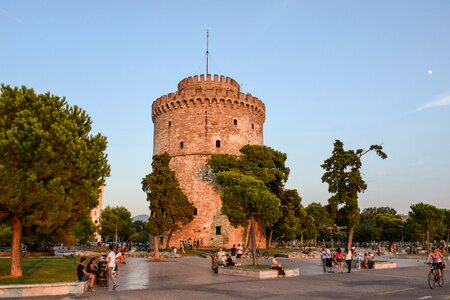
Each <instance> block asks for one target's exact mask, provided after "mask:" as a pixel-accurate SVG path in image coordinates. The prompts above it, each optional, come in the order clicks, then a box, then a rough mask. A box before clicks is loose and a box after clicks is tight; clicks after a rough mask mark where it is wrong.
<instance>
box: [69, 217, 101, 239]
mask: <svg viewBox="0 0 450 300" xmlns="http://www.w3.org/2000/svg"><path fill="white" fill-rule="evenodd" d="M95 231H96V226H95V224H94V223H93V222H92V218H91V214H90V213H89V212H87V213H86V214H84V215H83V216H82V217H80V219H79V220H78V225H77V226H76V227H75V228H74V230H73V238H74V240H73V241H74V242H75V241H77V242H79V243H82V244H86V243H87V242H89V241H92V239H93V237H94V233H95Z"/></svg>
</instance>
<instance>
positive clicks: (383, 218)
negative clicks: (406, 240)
mask: <svg viewBox="0 0 450 300" xmlns="http://www.w3.org/2000/svg"><path fill="white" fill-rule="evenodd" d="M375 226H376V229H375V233H376V239H377V240H379V241H390V242H393V241H396V240H400V234H401V233H400V231H401V227H402V226H403V221H402V219H401V218H400V216H399V215H396V214H392V213H379V214H377V215H376V225H375Z"/></svg>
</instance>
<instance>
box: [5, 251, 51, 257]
mask: <svg viewBox="0 0 450 300" xmlns="http://www.w3.org/2000/svg"><path fill="white" fill-rule="evenodd" d="M21 254H22V256H33V257H35V256H54V255H55V252H53V251H51V252H29V251H22V253H21ZM9 256H11V251H8V252H6V251H5V252H0V257H9Z"/></svg>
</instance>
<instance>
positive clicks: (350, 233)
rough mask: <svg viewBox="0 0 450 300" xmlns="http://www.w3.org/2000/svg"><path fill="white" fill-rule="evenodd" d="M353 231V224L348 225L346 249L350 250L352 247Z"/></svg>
mask: <svg viewBox="0 0 450 300" xmlns="http://www.w3.org/2000/svg"><path fill="white" fill-rule="evenodd" d="M354 231H355V225H353V226H352V227H350V231H349V232H348V244H347V249H348V251H350V250H351V249H352V244H353V233H354Z"/></svg>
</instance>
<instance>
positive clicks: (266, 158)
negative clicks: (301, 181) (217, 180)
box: [208, 145, 291, 242]
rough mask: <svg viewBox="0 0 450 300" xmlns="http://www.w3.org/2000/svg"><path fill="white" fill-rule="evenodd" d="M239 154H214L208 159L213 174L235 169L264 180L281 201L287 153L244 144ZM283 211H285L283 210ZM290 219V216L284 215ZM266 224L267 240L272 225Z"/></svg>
mask: <svg viewBox="0 0 450 300" xmlns="http://www.w3.org/2000/svg"><path fill="white" fill-rule="evenodd" d="M240 152H241V155H240V156H234V155H227V154H214V155H212V156H211V158H210V159H209V161H208V165H209V167H210V168H211V169H212V171H213V173H214V174H215V175H217V174H219V173H220V172H225V171H235V172H238V173H241V174H244V175H247V176H253V177H254V178H256V179H258V180H261V181H263V182H264V184H265V186H266V187H267V189H268V190H269V191H270V192H271V193H273V194H274V195H275V196H277V197H278V198H279V199H280V200H281V201H283V199H282V198H283V191H284V184H285V183H286V181H287V179H288V176H289V168H287V167H286V165H285V162H286V159H287V155H286V154H285V153H282V152H279V151H277V150H274V149H272V148H270V147H267V146H264V145H245V146H244V147H242V148H241V149H240ZM284 212H287V211H286V210H284ZM285 218H286V219H291V217H290V216H287V215H286V217H285ZM263 225H265V226H266V228H267V231H268V236H269V242H270V241H271V238H270V237H271V236H272V233H273V228H272V226H273V225H272V226H268V225H267V224H263Z"/></svg>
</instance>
